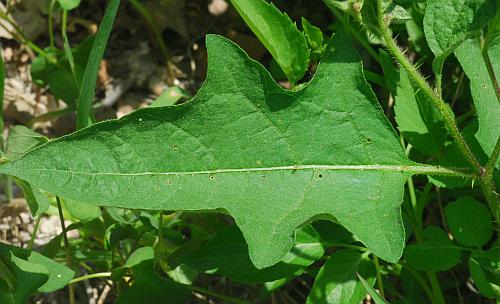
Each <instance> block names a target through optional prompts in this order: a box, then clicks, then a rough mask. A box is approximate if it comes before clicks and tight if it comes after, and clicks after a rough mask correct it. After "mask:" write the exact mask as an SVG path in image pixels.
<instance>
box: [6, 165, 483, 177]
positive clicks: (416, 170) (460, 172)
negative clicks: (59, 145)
mask: <svg viewBox="0 0 500 304" xmlns="http://www.w3.org/2000/svg"><path fill="white" fill-rule="evenodd" d="M17 170H26V171H49V172H59V173H69V174H78V175H90V176H99V175H103V176H154V175H161V176H182V175H207V174H220V173H248V172H270V171H306V170H307V171H309V170H317V171H382V172H387V171H388V172H404V173H409V174H433V175H452V176H461V177H466V178H472V177H474V176H473V175H472V174H471V173H469V172H470V170H469V169H468V168H443V167H439V166H429V165H406V166H402V165H291V166H274V167H256V168H222V169H213V170H199V171H173V172H132V173H122V172H84V171H70V170H61V169H46V168H30V169H17ZM0 171H1V170H0Z"/></svg>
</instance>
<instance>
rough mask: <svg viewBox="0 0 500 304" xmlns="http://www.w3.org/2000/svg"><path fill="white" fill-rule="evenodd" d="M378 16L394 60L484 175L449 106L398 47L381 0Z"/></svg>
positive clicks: (477, 169)
mask: <svg viewBox="0 0 500 304" xmlns="http://www.w3.org/2000/svg"><path fill="white" fill-rule="evenodd" d="M377 15H378V23H379V27H380V32H381V34H382V37H383V38H384V41H385V44H386V47H387V49H388V50H389V52H390V53H391V54H392V55H393V56H394V58H396V60H397V61H398V62H399V63H400V64H401V65H402V66H403V68H404V69H405V70H406V71H407V72H408V75H409V76H410V77H411V79H412V80H413V81H414V82H415V83H416V84H417V85H418V87H419V88H420V90H421V91H422V92H423V93H424V94H425V95H427V96H428V97H429V98H430V100H431V101H432V103H433V104H434V106H435V107H436V108H437V110H438V111H439V113H440V114H441V116H442V117H443V119H444V123H445V125H446V128H447V129H448V132H449V133H450V135H451V136H452V137H453V139H454V140H455V141H456V142H457V145H458V148H459V149H460V152H461V153H462V154H463V155H464V156H465V158H466V159H467V162H468V163H469V164H470V165H471V167H472V168H473V169H474V171H476V172H477V174H479V175H482V174H483V173H484V168H483V167H482V166H481V165H480V164H479V162H478V161H477V159H476V157H475V156H474V154H473V153H472V151H471V150H470V148H469V146H468V145H467V143H466V142H465V140H464V138H463V136H462V134H461V133H460V131H459V130H458V127H457V125H456V123H455V120H454V118H453V116H452V115H451V113H450V110H449V108H448V106H447V105H446V103H445V102H444V101H443V100H442V99H441V97H440V96H439V95H438V94H437V93H436V92H435V91H434V90H433V89H432V88H431V87H430V86H429V84H428V83H427V81H426V80H425V79H424V77H423V76H422V75H420V73H419V72H418V71H417V69H416V68H415V66H413V64H411V63H410V61H409V60H408V58H406V56H405V55H404V54H403V52H402V51H401V50H400V49H399V47H398V46H397V45H396V42H395V41H394V39H393V38H392V37H391V35H390V32H389V28H388V25H387V23H386V21H385V20H384V15H383V12H382V9H381V0H378V5H377Z"/></svg>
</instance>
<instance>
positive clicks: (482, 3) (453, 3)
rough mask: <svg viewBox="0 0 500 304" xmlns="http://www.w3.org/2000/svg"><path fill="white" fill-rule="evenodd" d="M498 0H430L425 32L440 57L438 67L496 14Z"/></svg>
mask: <svg viewBox="0 0 500 304" xmlns="http://www.w3.org/2000/svg"><path fill="white" fill-rule="evenodd" d="M495 11H496V10H495V0H428V1H427V7H426V9H425V16H424V32H425V38H426V39H427V43H428V44H429V47H430V49H431V50H432V52H433V53H434V55H435V56H436V59H435V62H434V65H435V68H436V67H439V70H440V67H441V66H442V63H443V61H444V59H445V58H446V57H447V56H448V55H449V54H451V53H452V52H453V51H454V49H455V48H456V47H457V46H458V45H460V43H462V42H463V41H464V40H465V39H467V38H468V37H470V36H471V35H472V34H474V32H478V31H479V30H480V29H481V28H482V27H483V26H485V25H486V24H487V23H488V21H489V20H491V19H492V18H493V17H494V16H495Z"/></svg>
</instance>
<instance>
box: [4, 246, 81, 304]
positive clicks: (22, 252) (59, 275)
mask: <svg viewBox="0 0 500 304" xmlns="http://www.w3.org/2000/svg"><path fill="white" fill-rule="evenodd" d="M10 256H12V257H15V259H14V260H12V262H13V263H14V264H15V265H17V266H19V267H20V269H17V270H14V268H15V267H13V265H12V264H9V263H8V260H9V259H10V258H9V257H10ZM26 256H27V258H26V259H21V258H20V257H26ZM0 258H3V260H4V261H6V260H7V263H8V264H9V265H10V266H11V267H13V268H12V269H13V272H14V273H15V277H16V280H17V283H16V284H19V285H16V286H18V287H16V290H17V291H16V292H19V293H22V294H24V295H27V296H29V295H31V294H33V293H34V291H36V290H38V291H40V292H53V291H56V290H58V289H61V288H63V287H64V286H66V285H67V284H68V282H69V281H70V280H71V279H72V278H73V277H74V275H75V273H74V271H73V270H71V269H69V268H68V267H66V266H64V265H62V264H59V263H57V262H54V261H53V260H51V259H49V258H48V257H46V256H44V255H42V254H40V253H38V252H35V251H32V252H29V251H28V250H26V249H23V248H19V247H15V246H11V245H7V244H3V243H0ZM21 266H22V267H21ZM31 272H36V273H37V274H43V280H42V278H41V277H40V275H36V277H37V278H38V279H39V280H36V282H37V284H38V285H37V284H35V283H34V282H33V285H32V286H31V287H27V286H26V283H27V282H26V281H25V279H24V278H26V277H31V276H32V274H30V273H31ZM0 277H1V276H0ZM35 285H37V286H36V288H35V290H33V288H34V286H35ZM27 289H29V290H30V293H28V291H27ZM0 294H1V292H0ZM0 303H4V302H2V301H1V300H0ZM7 303H11V302H7ZM14 303H20V302H14Z"/></svg>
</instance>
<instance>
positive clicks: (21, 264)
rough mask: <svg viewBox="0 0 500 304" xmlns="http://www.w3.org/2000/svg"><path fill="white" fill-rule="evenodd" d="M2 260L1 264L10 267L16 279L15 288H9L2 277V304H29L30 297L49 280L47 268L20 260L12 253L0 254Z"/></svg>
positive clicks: (0, 295) (0, 282) (0, 289)
mask: <svg viewBox="0 0 500 304" xmlns="http://www.w3.org/2000/svg"><path fill="white" fill-rule="evenodd" d="M0 250H1V249H0ZM0 260H1V261H0V263H2V262H3V263H5V264H7V265H8V267H9V270H10V272H11V273H12V275H13V276H14V277H15V280H14V286H12V287H9V286H8V285H7V283H6V281H4V280H3V279H2V275H0V303H2V304H4V303H5V304H22V303H28V299H29V297H30V296H32V295H33V294H35V293H36V292H37V290H38V288H40V286H42V285H43V284H44V283H45V282H47V280H48V277H49V271H48V269H47V267H45V266H43V265H39V264H33V263H30V262H28V261H26V260H23V259H21V258H18V257H17V256H15V255H14V253H12V252H10V251H9V252H7V253H5V252H0Z"/></svg>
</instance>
